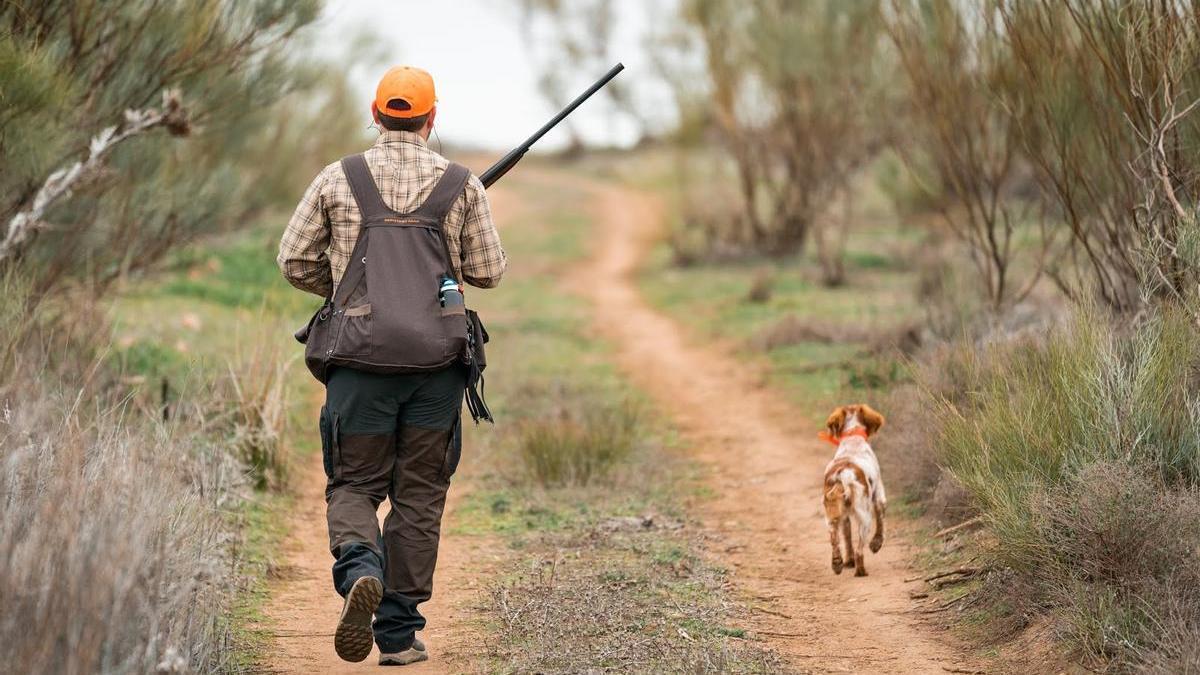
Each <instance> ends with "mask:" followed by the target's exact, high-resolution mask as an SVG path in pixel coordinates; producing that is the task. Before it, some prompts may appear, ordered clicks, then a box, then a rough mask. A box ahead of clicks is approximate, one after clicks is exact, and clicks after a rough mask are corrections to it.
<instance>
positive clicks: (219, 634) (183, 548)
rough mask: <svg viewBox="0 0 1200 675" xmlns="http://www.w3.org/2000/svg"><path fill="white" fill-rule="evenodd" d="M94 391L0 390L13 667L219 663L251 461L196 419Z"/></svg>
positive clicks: (79, 669)
mask: <svg viewBox="0 0 1200 675" xmlns="http://www.w3.org/2000/svg"><path fill="white" fill-rule="evenodd" d="M92 399H93V392H88V391H71V390H60V391H58V392H57V393H56V392H54V391H51V390H40V389H38V388H37V387H32V386H28V387H26V388H24V389H23V391H22V395H21V396H20V397H12V398H5V399H4V400H3V401H0V406H2V407H3V411H4V413H3V418H2V421H0V448H3V462H0V503H2V504H3V505H4V508H3V509H0V559H3V560H4V561H5V566H4V569H5V571H4V574H2V575H0V596H2V597H4V601H5V611H4V613H3V615H2V616H0V643H3V644H4V645H6V646H5V650H4V653H5V664H6V667H8V668H11V669H12V670H13V671H14V672H74V673H83V672H114V673H124V672H130V673H144V672H155V671H158V672H187V671H190V670H200V671H206V672H210V671H213V670H217V669H219V668H220V667H221V666H222V665H223V660H224V659H225V658H226V656H225V655H226V653H227V651H228V644H227V637H226V631H225V628H224V624H223V621H222V615H223V612H224V610H225V607H226V606H227V605H226V602H227V601H228V599H229V595H230V594H231V593H232V592H233V591H234V589H235V588H236V585H235V583H234V579H233V573H234V567H233V561H232V560H231V556H230V553H229V547H228V543H229V538H230V532H229V531H228V530H227V526H226V524H225V523H224V522H223V521H222V518H221V516H220V514H221V512H222V510H224V509H228V508H229V507H230V503H231V502H232V501H233V500H234V497H233V494H234V493H233V491H234V490H235V488H237V487H238V484H239V482H240V480H241V478H240V477H241V468H240V466H238V465H237V463H236V462H234V461H233V460H232V459H231V458H229V457H228V456H227V455H226V454H225V453H224V452H223V451H222V450H221V449H220V446H219V445H218V444H216V443H210V442H208V441H206V440H205V439H204V437H203V436H202V435H199V434H197V433H195V432H196V430H195V429H189V428H186V427H178V426H177V427H167V426H161V425H159V424H157V423H154V422H153V421H151V420H148V419H144V418H142V419H139V417H138V415H137V414H136V413H130V412H129V411H127V410H125V409H124V408H122V407H108V408H95V409H93V408H90V407H89V405H88V404H86V403H83V401H88V400H92Z"/></svg>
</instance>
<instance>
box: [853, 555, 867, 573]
mask: <svg viewBox="0 0 1200 675" xmlns="http://www.w3.org/2000/svg"><path fill="white" fill-rule="evenodd" d="M854 576H856V577H865V576H867V566H866V565H864V564H863V558H862V554H861V553H860V554H859V555H857V556H855V557H854Z"/></svg>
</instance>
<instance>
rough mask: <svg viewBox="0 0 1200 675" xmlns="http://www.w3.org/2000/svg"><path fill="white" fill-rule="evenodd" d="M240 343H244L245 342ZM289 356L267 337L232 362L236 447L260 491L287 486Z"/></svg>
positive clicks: (231, 399) (230, 386)
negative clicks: (286, 438) (284, 439)
mask: <svg viewBox="0 0 1200 675" xmlns="http://www.w3.org/2000/svg"><path fill="white" fill-rule="evenodd" d="M239 344H241V342H240V341H239ZM293 362H294V358H288V357H286V356H285V355H284V353H283V348H282V346H281V345H279V344H278V343H277V342H274V341H271V340H270V339H268V338H266V337H265V336H264V337H263V338H262V339H258V340H252V341H251V342H250V346H249V349H248V350H247V351H244V352H239V353H238V354H236V355H235V356H234V359H233V361H231V362H230V364H229V378H228V389H229V395H228V396H227V397H226V399H225V400H226V403H227V405H228V407H229V410H230V413H231V415H232V418H233V429H232V438H233V440H232V443H233V446H234V448H235V449H236V454H237V457H238V458H240V459H241V460H242V462H243V463H244V464H245V465H246V466H247V467H248V468H249V469H250V472H251V477H252V480H253V481H254V485H255V487H256V488H259V489H268V488H269V489H276V490H278V489H282V488H283V487H284V486H285V485H286V484H287V477H288V461H287V460H288V457H287V453H286V452H285V451H284V447H283V437H284V434H285V433H286V431H287V423H288V396H287V391H288V390H287V381H288V374H289V372H290V370H291V365H292V363H293Z"/></svg>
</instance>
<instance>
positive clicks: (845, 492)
mask: <svg viewBox="0 0 1200 675" xmlns="http://www.w3.org/2000/svg"><path fill="white" fill-rule="evenodd" d="M837 478H838V486H839V487H841V488H842V504H843V505H844V506H846V507H847V508H849V506H850V500H851V499H852V498H853V497H854V480H855V479H854V471H853V470H852V469H842V470H841V471H839V472H838V475H837Z"/></svg>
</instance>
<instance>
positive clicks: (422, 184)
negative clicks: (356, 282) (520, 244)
mask: <svg viewBox="0 0 1200 675" xmlns="http://www.w3.org/2000/svg"><path fill="white" fill-rule="evenodd" d="M363 155H364V156H365V157H366V160H367V166H368V167H370V169H371V174H372V175H373V176H374V177H375V183H376V185H378V186H379V191H380V194H382V195H383V201H384V203H385V204H387V205H388V206H390V207H391V208H392V209H394V210H395V211H397V212H399V213H408V212H410V211H413V210H415V209H416V208H417V207H418V206H420V205H421V203H422V202H424V201H425V198H426V197H428V196H429V194H430V193H431V192H433V186H434V184H435V183H437V181H438V179H439V178H441V176H442V173H444V172H445V171H446V167H447V166H449V164H450V162H449V161H448V160H447V159H446V158H445V157H442V156H441V155H439V154H437V153H436V152H434V151H432V150H430V149H429V148H428V147H427V146H426V143H425V139H423V138H421V136H419V135H417V134H415V133H410V132H407V131H385V132H383V134H382V135H380V137H379V139H378V140H377V141H375V145H373V146H372V147H370V148H368V149H367V150H366V152H364V153H363ZM360 222H361V217H360V215H359V212H358V206H357V205H356V204H355V202H354V194H353V193H352V192H351V190H350V181H348V180H347V179H346V174H345V173H344V172H343V171H342V165H341V162H340V161H339V162H334V163H333V164H330V165H329V166H327V167H325V169H324V170H323V171H321V173H320V174H319V175H318V176H317V177H316V179H314V180H313V182H312V185H309V186H308V191H307V192H305V193H304V198H303V199H301V200H300V205H299V206H297V207H296V213H295V214H293V215H292V219H291V220H290V221H289V222H288V226H287V229H286V230H285V231H284V233H283V238H282V239H281V240H280V242H279V257H278V258H277V259H276V261H277V262H278V263H279V269H280V270H282V271H283V276H284V277H286V278H287V280H288V282H289V283H291V284H292V285H293V286H295V287H296V288H299V289H301V290H304V291H308V292H310V293H315V294H317V295H320V296H330V295H331V294H332V293H333V291H334V289H335V288H336V287H337V284H338V282H340V281H341V279H342V274H344V273H345V271H346V266H347V265H348V264H349V262H350V252H351V250H353V249H354V243H355V241H357V240H358V231H359V223H360ZM443 227H444V231H445V233H446V240H447V241H446V243H447V244H448V245H449V247H450V259H451V261H452V262H453V264H454V272H455V273H456V274H457V275H458V278H459V279H461V280H463V281H465V282H467V283H469V284H471V285H472V286H478V287H479V288H491V287H493V286H495V285H496V284H498V283H500V277H501V276H502V275H503V274H504V269H505V268H506V267H507V266H508V259H507V258H506V257H505V255H504V249H503V248H501V246H500V235H499V234H498V233H497V232H496V225H495V223H493V222H492V212H491V209H490V207H489V206H488V199H487V194H486V193H485V192H484V190H483V183H481V182H479V179H478V178H476V177H475V176H474V175H472V176H471V179H470V180H469V181H468V182H467V189H466V190H464V191H463V194H462V196H460V197H459V198H458V201H456V202H454V205H453V206H452V207H451V208H450V212H449V213H448V214H446V220H445V221H444V224H443Z"/></svg>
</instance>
